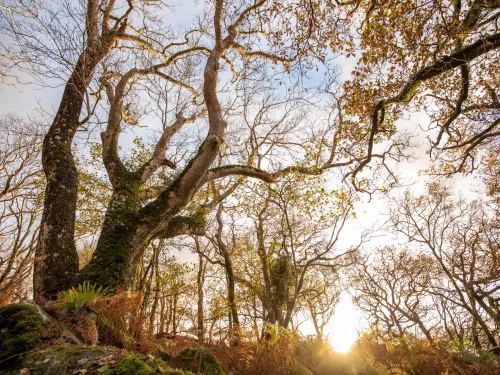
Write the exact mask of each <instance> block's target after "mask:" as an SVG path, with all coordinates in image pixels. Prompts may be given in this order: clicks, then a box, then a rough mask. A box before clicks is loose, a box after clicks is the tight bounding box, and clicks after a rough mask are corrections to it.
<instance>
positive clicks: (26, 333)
mask: <svg viewBox="0 0 500 375" xmlns="http://www.w3.org/2000/svg"><path fill="white" fill-rule="evenodd" d="M43 325H44V318H43V316H42V315H41V314H40V312H39V310H38V309H37V308H36V307H35V306H33V305H29V304H23V303H15V304H12V305H7V306H4V307H0V361H5V362H8V361H10V362H12V361H14V360H16V359H17V357H18V356H19V355H20V354H22V353H24V352H27V351H30V350H31V349H33V348H34V347H35V346H36V345H37V344H38V343H39V342H40V334H41V332H42V330H43Z"/></svg>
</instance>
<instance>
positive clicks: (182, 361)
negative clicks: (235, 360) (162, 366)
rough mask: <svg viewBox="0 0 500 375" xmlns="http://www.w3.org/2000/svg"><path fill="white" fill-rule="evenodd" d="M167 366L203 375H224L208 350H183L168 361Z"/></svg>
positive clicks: (201, 348) (202, 348)
mask: <svg viewBox="0 0 500 375" xmlns="http://www.w3.org/2000/svg"><path fill="white" fill-rule="evenodd" d="M168 364H169V366H170V367H173V368H178V369H182V370H188V371H192V372H194V373H195V374H203V375H225V374H224V371H222V366H221V365H220V363H219V361H218V360H217V358H215V356H214V355H213V354H212V353H211V352H210V350H209V349H207V348H204V347H199V348H189V349H184V350H183V351H182V352H180V353H179V354H178V355H176V356H175V357H174V358H172V359H171V360H170V361H169V363H168Z"/></svg>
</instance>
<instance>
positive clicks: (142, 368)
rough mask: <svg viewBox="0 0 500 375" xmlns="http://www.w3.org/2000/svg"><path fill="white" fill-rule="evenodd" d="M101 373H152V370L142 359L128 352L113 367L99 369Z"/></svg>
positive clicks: (115, 374)
mask: <svg viewBox="0 0 500 375" xmlns="http://www.w3.org/2000/svg"><path fill="white" fill-rule="evenodd" d="M100 373H101V374H102V375H129V374H134V375H154V374H156V371H155V370H153V369H152V368H151V367H150V366H149V365H148V364H147V363H146V362H145V361H144V360H143V359H141V358H139V357H138V356H135V355H133V354H128V355H126V356H125V357H123V358H122V360H121V361H120V362H118V364H117V365H116V366H115V367H114V368H113V369H109V370H106V371H100Z"/></svg>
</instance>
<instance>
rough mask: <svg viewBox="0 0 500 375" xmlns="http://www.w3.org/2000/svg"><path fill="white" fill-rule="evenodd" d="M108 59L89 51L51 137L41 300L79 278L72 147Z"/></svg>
mask: <svg viewBox="0 0 500 375" xmlns="http://www.w3.org/2000/svg"><path fill="white" fill-rule="evenodd" d="M102 56H103V54H102V53H98V52H96V51H92V50H91V49H90V48H87V49H86V50H85V51H84V52H83V53H82V54H81V55H80V57H79V59H78V62H77V63H76V66H75V69H74V70H73V73H72V74H71V76H70V77H69V79H68V82H67V83H66V87H65V89H64V93H63V96H62V99H61V103H60V105H59V109H58V111H57V114H56V116H55V118H54V121H53V123H52V125H51V127H50V129H49V131H48V133H47V135H46V136H45V139H44V142H43V148H42V164H43V170H44V173H45V177H46V179H47V185H46V189H45V200H44V209H43V215H42V220H41V224H40V234H39V238H38V244H37V247H36V251H35V256H36V258H37V259H38V260H37V261H36V262H35V265H34V276H33V292H34V296H35V299H38V298H43V299H53V298H55V297H56V296H57V293H58V292H59V291H61V290H64V289H67V288H68V287H69V286H70V283H71V279H72V277H73V276H74V274H75V273H76V272H78V255H77V253H76V247H75V238H74V230H75V213H76V199H77V187H78V186H77V184H78V180H77V171H76V165H75V161H74V159H73V155H72V153H71V143H72V141H73V137H74V135H75V133H76V130H77V129H78V127H79V125H80V123H79V121H80V113H81V110H82V106H83V101H84V97H85V91H86V89H87V87H88V85H89V84H90V80H91V78H92V76H93V73H94V69H95V67H96V65H97V63H98V62H99V61H100V60H101V58H102Z"/></svg>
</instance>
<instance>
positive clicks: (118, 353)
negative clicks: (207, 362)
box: [2, 345, 193, 375]
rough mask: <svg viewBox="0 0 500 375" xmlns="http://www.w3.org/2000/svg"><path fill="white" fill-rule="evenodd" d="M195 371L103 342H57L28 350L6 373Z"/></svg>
mask: <svg viewBox="0 0 500 375" xmlns="http://www.w3.org/2000/svg"><path fill="white" fill-rule="evenodd" d="M21 373H22V374H29V375H77V374H99V375H156V374H167V375H193V374H192V373H190V372H187V371H182V370H174V369H172V368H170V367H168V365H167V364H166V363H165V362H163V361H162V360H160V359H157V358H154V357H153V358H150V357H146V356H143V355H140V354H135V353H127V352H125V351H124V350H123V349H118V348H115V347H102V346H68V345H58V346H53V347H49V348H45V349H40V350H37V351H34V352H31V353H28V354H27V355H26V356H25V357H24V358H23V359H22V361H21V362H20V363H19V364H18V365H17V367H16V368H14V369H12V370H11V371H9V372H4V373H2V374H5V375H14V374H15V375H18V374H21Z"/></svg>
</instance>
